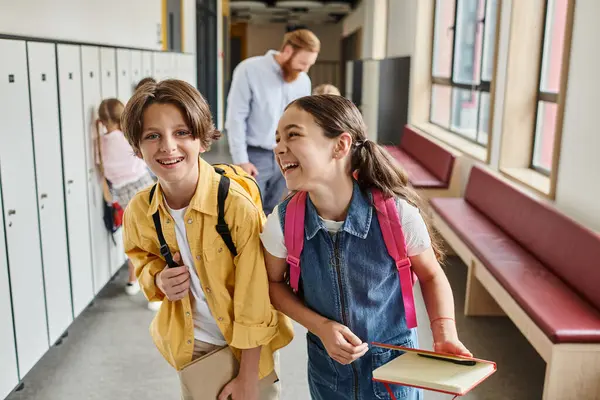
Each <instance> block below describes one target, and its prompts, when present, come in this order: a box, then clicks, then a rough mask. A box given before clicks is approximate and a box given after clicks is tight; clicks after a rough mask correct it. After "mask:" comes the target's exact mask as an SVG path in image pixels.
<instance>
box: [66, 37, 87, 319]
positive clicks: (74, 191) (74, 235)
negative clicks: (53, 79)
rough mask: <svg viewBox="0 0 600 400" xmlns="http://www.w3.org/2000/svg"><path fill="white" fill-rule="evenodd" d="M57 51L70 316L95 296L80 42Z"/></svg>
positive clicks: (74, 314)
mask: <svg viewBox="0 0 600 400" xmlns="http://www.w3.org/2000/svg"><path fill="white" fill-rule="evenodd" d="M57 51H58V87H59V95H60V121H61V130H62V140H61V143H62V152H63V165H64V181H65V182H66V185H65V192H66V193H65V196H66V210H67V228H68V229H67V234H68V238H69V264H70V265H71V296H72V299H73V316H74V317H77V316H78V315H79V314H80V313H81V312H82V311H83V310H84V309H85V308H86V307H87V305H88V304H89V303H90V301H92V299H93V298H94V278H93V269H92V248H91V237H90V219H89V218H90V216H89V207H88V187H87V179H88V173H87V169H88V168H87V165H86V158H85V149H86V147H85V146H86V144H85V129H84V125H83V105H82V104H81V53H80V50H79V46H73V45H63V44H59V45H58V48H57ZM88 72H89V71H88Z"/></svg>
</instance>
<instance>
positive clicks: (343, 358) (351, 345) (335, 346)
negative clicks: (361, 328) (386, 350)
mask: <svg viewBox="0 0 600 400" xmlns="http://www.w3.org/2000/svg"><path fill="white" fill-rule="evenodd" d="M315 334H316V335H317V336H318V337H319V339H321V342H323V345H324V346H325V350H327V354H329V357H331V358H333V359H334V360H335V361H337V362H339V363H340V364H351V363H352V362H353V361H354V360H357V359H359V358H360V357H362V356H364V355H365V353H366V352H367V351H369V345H368V344H367V343H363V342H362V341H361V340H360V339H359V338H358V337H357V336H356V335H355V334H354V333H352V331H351V330H350V329H349V328H348V327H346V326H344V325H342V324H338V323H337V322H335V321H330V320H328V321H326V322H324V323H323V324H322V325H320V326H319V328H318V330H317V332H315Z"/></svg>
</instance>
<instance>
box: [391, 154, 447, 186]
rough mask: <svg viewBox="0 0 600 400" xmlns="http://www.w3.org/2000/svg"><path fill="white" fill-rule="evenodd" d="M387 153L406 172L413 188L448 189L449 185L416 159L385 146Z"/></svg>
mask: <svg viewBox="0 0 600 400" xmlns="http://www.w3.org/2000/svg"><path fill="white" fill-rule="evenodd" d="M385 148H386V149H387V151H388V152H389V153H390V154H391V155H392V157H394V158H395V159H396V160H398V162H399V163H400V165H402V167H403V168H404V169H405V170H406V173H407V174H408V179H409V180H410V183H411V184H412V185H413V187H415V188H418V189H432V188H447V187H448V183H447V182H442V181H441V180H439V179H438V178H436V177H435V176H434V175H433V174H432V173H431V172H429V171H427V170H426V169H425V168H424V167H423V166H422V165H421V164H419V163H418V162H417V161H416V160H415V159H414V158H412V157H411V156H409V155H408V154H406V153H405V152H403V151H402V150H400V148H398V147H396V146H385Z"/></svg>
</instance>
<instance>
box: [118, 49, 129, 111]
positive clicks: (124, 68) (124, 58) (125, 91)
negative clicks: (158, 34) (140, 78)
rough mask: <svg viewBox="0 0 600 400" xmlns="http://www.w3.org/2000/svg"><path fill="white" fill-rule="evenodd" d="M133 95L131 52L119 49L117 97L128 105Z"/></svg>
mask: <svg viewBox="0 0 600 400" xmlns="http://www.w3.org/2000/svg"><path fill="white" fill-rule="evenodd" d="M132 93H133V86H132V84H131V51H129V50H127V49H117V96H118V98H119V100H121V102H122V103H123V104H127V102H128V101H129V98H130V97H131V94H132Z"/></svg>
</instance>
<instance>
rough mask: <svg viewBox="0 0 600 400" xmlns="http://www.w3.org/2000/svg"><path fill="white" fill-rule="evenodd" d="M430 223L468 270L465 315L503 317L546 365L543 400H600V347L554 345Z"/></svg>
mask: <svg viewBox="0 0 600 400" xmlns="http://www.w3.org/2000/svg"><path fill="white" fill-rule="evenodd" d="M430 212H431V215H432V218H433V223H434V225H435V227H436V228H437V230H438V231H439V232H440V234H441V235H442V236H443V237H444V239H445V240H446V242H447V243H448V244H449V245H450V246H451V247H452V248H453V249H454V251H455V252H456V254H457V255H458V256H459V257H460V258H461V259H462V260H463V262H464V263H465V264H466V265H467V266H468V268H469V273H468V278H467V292H466V299H465V315H469V316H497V315H507V316H508V317H509V318H510V319H511V320H512V321H513V323H514V324H515V325H516V326H517V328H518V329H519V330H520V331H521V333H522V334H523V335H524V336H525V338H526V339H527V340H528V341H529V343H531V345H532V346H533V347H534V348H535V350H536V351H537V352H538V354H539V355H540V356H541V357H542V358H543V359H544V361H546V378H545V381H544V395H543V400H567V399H577V400H579V399H581V400H583V399H585V400H600V343H598V344H595V343H594V344H579V343H573V344H554V343H552V341H550V339H549V338H548V337H547V336H546V334H545V333H544V332H543V331H542V330H541V329H540V328H539V327H538V326H537V325H536V324H535V322H534V321H533V320H532V319H531V318H530V317H529V316H528V315H527V314H526V313H525V311H523V309H522V308H521V306H519V304H517V302H516V301H515V300H514V299H513V298H512V296H511V295H510V294H509V293H508V292H507V291H506V290H505V289H504V287H503V286H502V285H501V284H500V282H498V280H496V278H494V276H493V275H492V274H491V273H490V272H489V271H488V270H487V268H486V267H485V266H484V265H483V263H482V262H481V261H479V260H478V259H477V257H475V255H474V254H473V253H472V252H471V250H470V249H469V248H468V247H467V246H466V245H465V244H464V243H463V242H462V241H461V240H460V238H459V237H458V236H457V235H456V234H455V233H454V231H453V230H452V229H451V228H450V227H449V226H448V225H447V224H446V223H445V222H444V220H443V219H442V218H441V217H440V216H439V214H437V213H436V212H435V211H433V210H430Z"/></svg>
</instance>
